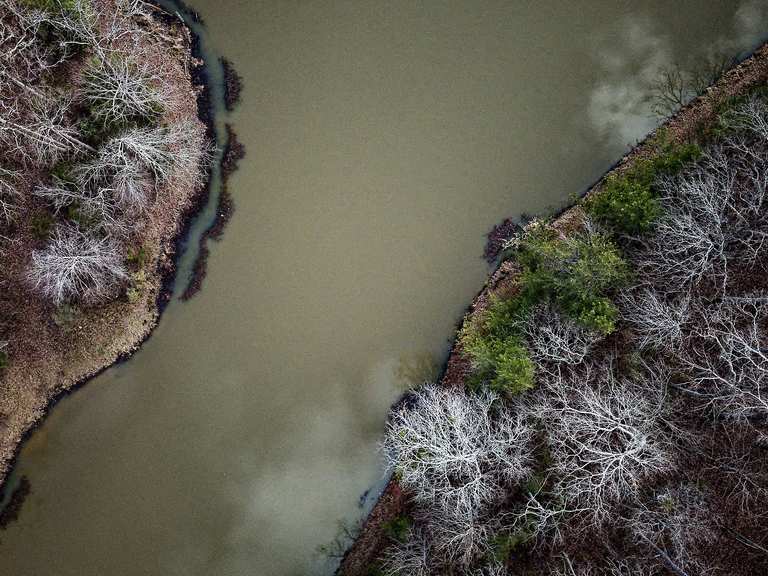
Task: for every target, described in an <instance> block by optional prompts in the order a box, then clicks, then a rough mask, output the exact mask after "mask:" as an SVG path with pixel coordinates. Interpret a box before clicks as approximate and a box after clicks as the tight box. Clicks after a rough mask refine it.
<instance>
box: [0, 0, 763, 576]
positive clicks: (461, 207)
mask: <svg viewBox="0 0 768 576" xmlns="http://www.w3.org/2000/svg"><path fill="white" fill-rule="evenodd" d="M191 4H192V5H193V6H194V7H195V8H197V9H198V10H199V11H200V13H201V14H202V16H203V18H204V19H205V21H206V22H207V27H208V30H207V33H208V41H209V44H210V47H211V49H212V50H213V51H214V52H216V53H219V54H224V55H226V56H227V57H228V58H230V59H231V60H232V61H233V62H234V64H235V66H236V67H237V69H238V70H239V71H240V72H241V74H242V75H243V77H244V82H245V90H244V93H243V102H242V105H241V107H240V109H239V110H238V111H236V112H235V113H234V114H233V115H232V117H231V118H230V120H231V121H232V122H234V124H235V125H236V127H237V130H238V132H239V134H240V139H241V140H242V141H243V142H244V143H245V145H246V146H247V148H248V156H247V158H246V160H245V161H244V162H243V163H242V169H241V170H240V172H238V173H237V174H236V175H235V176H234V178H233V179H232V181H231V190H232V192H233V194H234V197H235V201H236V203H237V212H236V214H235V217H234V219H233V220H232V222H231V225H230V227H229V229H228V230H227V232H226V235H225V237H224V240H223V242H221V243H220V244H216V245H214V246H213V250H212V256H211V259H210V261H209V274H208V277H207V279H206V281H205V286H204V289H203V291H202V292H201V293H200V294H199V296H198V297H196V298H195V299H194V300H192V301H190V302H188V303H186V304H181V303H178V302H174V303H172V304H171V305H170V307H169V308H168V310H167V312H166V314H165V316H164V318H163V320H162V322H161V325H160V326H159V328H158V329H157V330H156V332H155V334H154V335H153V336H152V338H151V339H150V341H149V342H148V343H147V344H146V345H145V346H144V347H143V349H142V350H141V351H140V352H139V353H138V354H136V355H135V357H134V358H133V359H131V360H130V361H129V362H127V363H126V364H123V365H120V366H117V367H115V368H113V369H110V370H109V371H107V372H106V373H105V374H103V375H102V376H100V377H99V378H97V379H96V380H94V381H93V382H91V383H89V384H88V385H87V386H86V387H84V388H83V389H82V390H80V391H79V392H77V393H76V394H74V395H73V396H71V397H69V398H67V399H65V400H64V401H62V402H61V403H60V404H59V405H58V406H56V407H55V409H54V410H53V411H52V413H51V414H50V416H49V417H48V419H47V421H46V422H45V424H44V425H43V426H42V427H41V428H40V429H39V430H38V431H37V432H35V434H34V435H33V436H32V437H31V439H30V440H29V442H27V444H26V445H25V447H24V449H23V450H22V453H21V455H20V458H19V461H18V466H17V469H16V471H15V472H14V478H15V479H18V478H19V476H20V475H21V474H25V475H27V476H28V477H29V479H30V480H31V483H32V495H31V496H30V497H29V499H28V500H27V502H26V503H25V504H24V507H23V509H22V511H21V516H20V519H19V521H18V522H17V523H16V524H14V525H12V526H11V527H10V528H9V529H8V530H7V531H5V532H3V533H0V574H3V575H5V574H8V575H14V576H37V575H44V574H45V575H55V576H91V575H93V576H95V575H109V576H129V575H130V576H135V575H148V576H149V575H151V576H155V575H157V576H159V575H162V576H175V575H179V576H181V575H184V576H187V575H205V576H211V575H245V574H248V575H265V576H267V575H278V576H283V575H285V576H293V575H298V574H323V573H328V572H329V571H331V570H332V569H333V562H332V561H331V562H328V561H324V560H323V558H322V557H321V556H318V555H317V554H316V548H317V547H318V546H319V545H323V544H327V543H329V542H330V541H331V540H332V539H333V537H334V535H335V534H336V531H337V522H338V521H340V520H347V521H354V520H355V519H357V518H358V517H360V515H361V514H362V513H363V509H362V508H360V507H359V504H360V503H361V502H362V503H363V505H365V504H367V503H368V502H369V501H370V498H364V497H363V498H361V495H363V494H364V493H365V491H366V490H368V489H370V488H374V491H375V487H376V486H377V484H378V485H380V482H381V479H382V473H383V471H382V468H381V465H380V462H379V459H378V456H377V453H376V444H377V441H378V439H379V438H380V435H381V432H382V429H383V424H384V419H385V416H386V412H387V409H388V407H389V405H390V403H391V402H392V401H393V400H394V399H395V398H396V397H397V395H398V394H399V392H400V390H401V389H402V387H403V385H404V382H407V381H410V380H418V379H420V378H423V377H426V375H428V373H429V372H430V366H431V365H432V364H435V363H438V364H439V363H440V362H441V361H442V360H443V359H444V357H445V354H446V351H447V347H448V339H449V338H450V337H451V335H452V333H453V330H454V325H455V322H456V321H457V320H458V319H459V318H460V316H461V314H462V310H463V309H464V307H465V306H466V305H467V303H468V302H469V301H470V299H471V297H472V296H473V294H474V293H475V292H477V291H478V290H479V288H480V287H481V285H482V282H483V280H484V278H485V276H486V274H487V272H488V268H487V267H486V265H485V264H484V262H483V261H482V259H481V255H482V250H483V242H484V233H485V232H486V231H487V230H488V229H489V228H490V227H491V226H492V225H493V224H494V223H496V222H497V221H499V220H500V219H501V218H503V217H505V216H508V215H515V214H520V213H521V212H538V211H542V210H545V209H547V208H550V207H555V206H560V205H562V204H563V203H565V202H567V201H568V198H569V196H570V195H572V194H574V193H578V192H580V191H582V190H583V189H584V188H585V186H587V185H588V183H590V182H591V181H593V180H594V179H595V178H596V177H598V176H599V174H601V173H602V172H603V171H604V170H605V169H606V168H607V167H608V166H609V165H610V164H611V163H612V162H613V161H614V160H615V159H617V157H618V156H619V155H620V154H621V152H622V151H623V150H624V149H625V148H626V145H627V144H628V143H631V142H632V141H634V140H636V139H638V138H640V137H641V136H642V135H643V134H644V133H645V132H646V131H647V130H648V129H650V128H651V127H652V126H653V120H652V119H651V118H649V115H648V110H647V105H646V104H645V103H644V102H643V96H644V95H645V94H646V93H647V90H648V86H649V83H650V82H651V81H652V80H653V78H655V77H656V76H657V74H658V72H659V70H660V69H661V68H662V67H664V66H669V65H672V64H673V63H675V62H676V61H679V62H684V63H687V64H690V62H693V61H697V60H700V59H701V58H703V57H704V56H705V55H706V53H707V52H708V51H711V50H715V49H718V50H720V49H722V50H724V51H727V52H731V53H735V52H738V51H741V50H745V49H748V48H749V47H751V46H753V45H754V44H755V43H756V42H757V41H758V40H759V39H760V37H761V36H762V31H763V30H766V29H768V28H767V27H766V21H765V10H764V8H763V7H761V6H762V3H758V2H737V1H728V2H717V1H713V0H710V1H707V2H702V1H698V2H696V1H691V0H678V1H676V2H668V1H666V0H664V1H661V0H658V1H656V0H654V1H648V2H642V3H639V2H634V1H626V2H621V1H613V0H612V1H610V2H609V1H605V2H597V1H594V2H586V1H585V2H562V1H560V0H558V1H537V2H523V1H516V2H493V1H489V0H483V1H475V2H437V1H425V2H406V1H392V2H381V1H372V0H370V1H369V0H352V1H341V0H338V1H301V2H299V1H293V0H291V1H283V0H280V1H269V2H267V1H256V0H249V1H246V0H242V1H233V0H230V1H227V0H223V1H222V0H216V1H213V0H195V1H193V2H191ZM11 484H13V479H12V481H11Z"/></svg>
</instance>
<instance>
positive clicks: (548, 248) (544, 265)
mask: <svg viewBox="0 0 768 576" xmlns="http://www.w3.org/2000/svg"><path fill="white" fill-rule="evenodd" d="M519 250H520V252H519V256H518V260H519V262H520V263H521V264H522V266H523V275H522V281H523V290H522V294H523V299H524V301H525V302H526V303H527V305H528V306H530V305H532V304H534V303H536V302H540V301H542V300H544V299H546V298H551V299H552V300H554V301H555V303H556V304H557V305H558V307H559V308H560V309H561V310H562V311H563V312H565V313H566V314H568V315H569V316H571V317H572V318H573V319H574V320H576V321H578V322H580V323H581V324H583V325H584V326H586V327H588V328H592V329H598V326H601V327H602V329H600V332H602V333H604V334H607V333H609V332H611V331H612V327H611V326H610V325H609V324H610V323H609V322H605V321H604V320H603V319H602V318H603V317H605V318H607V319H610V318H611V314H614V316H613V318H614V319H615V310H614V311H613V312H611V306H612V305H611V304H610V301H607V300H606V299H605V298H604V295H605V294H606V293H607V292H608V291H610V290H612V289H615V288H617V287H619V286H621V285H622V284H624V283H625V282H626V280H627V278H628V276H629V271H628V268H627V264H626V262H625V261H624V259H623V258H622V256H621V254H620V252H619V250H618V248H617V247H616V246H615V245H614V244H613V242H611V240H610V239H608V238H606V237H605V236H603V235H601V234H587V235H576V236H573V237H569V238H560V237H558V236H557V233H556V232H555V231H554V230H552V229H551V228H548V227H545V226H539V227H538V229H536V230H533V231H532V233H531V234H530V235H529V236H528V237H526V238H525V239H523V241H522V242H521V244H520V248H519ZM606 303H607V304H609V305H610V306H606Z"/></svg>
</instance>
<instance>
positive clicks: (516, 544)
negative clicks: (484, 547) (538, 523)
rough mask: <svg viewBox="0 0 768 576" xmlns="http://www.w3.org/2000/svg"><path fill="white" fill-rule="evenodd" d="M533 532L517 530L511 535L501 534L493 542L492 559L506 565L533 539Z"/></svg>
mask: <svg viewBox="0 0 768 576" xmlns="http://www.w3.org/2000/svg"><path fill="white" fill-rule="evenodd" d="M532 536H533V535H532V534H531V532H529V531H528V530H525V529H521V530H517V531H516V532H512V533H511V534H499V535H497V536H496V537H494V538H493V540H492V541H491V555H492V559H493V560H495V561H496V562H497V563H499V564H502V565H506V564H507V563H508V562H509V561H510V559H511V558H512V555H513V554H514V553H515V552H518V551H519V550H520V548H522V547H523V546H524V545H525V544H526V543H528V542H529V541H530V540H531V538H532Z"/></svg>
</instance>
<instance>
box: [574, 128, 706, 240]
mask: <svg viewBox="0 0 768 576" xmlns="http://www.w3.org/2000/svg"><path fill="white" fill-rule="evenodd" d="M666 138H667V136H666V134H665V133H664V132H663V131H662V132H660V133H659V135H658V136H657V140H658V141H659V143H658V144H656V154H655V155H654V156H653V157H652V158H651V159H645V160H638V161H636V162H635V165H634V166H633V167H632V168H631V169H630V170H627V171H626V172H624V173H623V174H621V175H612V176H610V177H608V178H607V179H606V181H605V182H604V184H603V187H602V188H601V189H600V190H599V191H598V192H596V193H594V194H592V195H590V196H588V197H587V198H586V199H585V200H584V203H583V206H584V209H585V210H586V212H587V214H589V215H590V216H591V217H592V218H594V219H595V220H596V221H597V222H600V223H602V224H604V225H606V226H608V227H609V228H610V229H611V230H613V231H614V232H615V233H618V234H625V235H629V236H633V235H638V234H644V233H646V232H648V231H649V230H650V229H651V228H652V227H653V224H654V222H655V221H656V219H657V218H658V217H659V215H660V214H661V205H660V203H659V200H658V197H657V194H656V192H655V190H654V187H653V183H654V181H655V180H656V179H657V178H658V177H659V176H661V175H669V174H675V173H677V172H679V171H680V170H682V169H683V168H684V167H685V166H686V165H687V164H690V163H691V162H694V161H695V160H697V159H698V158H699V157H700V156H701V148H700V147H699V146H698V145H697V144H673V143H669V142H667V141H666Z"/></svg>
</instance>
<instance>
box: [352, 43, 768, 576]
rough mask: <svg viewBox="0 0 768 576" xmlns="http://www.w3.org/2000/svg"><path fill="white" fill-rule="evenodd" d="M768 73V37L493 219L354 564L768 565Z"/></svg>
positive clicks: (760, 568) (444, 570)
mask: <svg viewBox="0 0 768 576" xmlns="http://www.w3.org/2000/svg"><path fill="white" fill-rule="evenodd" d="M767 82H768V45H763V46H761V47H760V48H758V49H757V50H756V51H755V52H754V53H753V54H752V56H750V57H749V58H747V59H746V60H744V61H743V62H741V63H740V64H738V65H736V66H734V67H733V68H731V69H730V70H728V71H726V72H725V74H724V75H723V76H722V77H721V78H720V79H719V80H718V81H717V82H715V83H714V84H713V85H712V86H710V87H709V88H707V89H706V90H704V92H703V93H701V94H700V95H699V96H698V97H696V98H694V99H693V100H692V101H690V102H688V103H687V104H685V105H684V106H683V107H682V108H681V109H680V110H679V111H677V112H676V113H675V114H674V115H673V116H672V117H671V118H669V119H668V120H667V121H666V122H664V123H663V124H662V125H661V126H660V127H659V128H658V129H656V130H655V131H654V132H652V133H651V134H650V135H649V136H648V137H647V138H646V139H645V140H644V141H643V142H641V143H639V144H638V145H637V146H636V147H634V148H633V149H632V150H631V151H630V152H629V153H628V154H627V155H625V156H624V157H623V158H622V159H621V161H620V162H619V163H618V164H616V165H615V166H614V167H613V168H611V169H610V170H609V171H608V172H607V173H606V174H605V175H604V176H603V177H602V178H601V179H600V180H599V181H598V182H597V183H596V184H595V185H593V186H592V187H591V188H590V189H589V190H588V191H587V192H586V194H585V195H584V196H583V197H582V198H581V199H580V200H579V201H577V202H576V204H575V205H573V206H572V207H570V208H568V209H566V210H565V211H564V212H562V213H561V214H559V215H558V216H556V217H555V218H554V219H552V220H541V219H538V220H532V221H531V222H529V223H528V224H527V225H526V226H525V227H524V228H523V229H522V230H520V231H517V233H516V234H514V235H513V237H512V240H511V241H509V242H502V240H501V239H500V238H501V237H502V236H504V235H506V234H507V233H508V232H514V231H515V230H516V227H515V225H514V223H512V222H511V221H505V222H504V223H503V224H502V225H501V226H500V228H499V229H495V230H494V231H493V232H492V233H491V235H489V241H490V242H489V246H490V247H489V249H488V250H487V252H486V257H487V258H489V259H490V258H492V257H493V256H494V255H495V252H502V251H503V255H502V258H501V263H500V264H499V266H498V268H497V269H496V271H495V272H494V273H493V274H492V275H491V276H490V278H489V279H488V281H487V282H486V284H485V286H484V287H483V289H482V290H481V292H480V293H479V294H478V295H477V296H476V297H475V299H474V301H473V302H472V304H471V306H470V307H469V309H468V312H467V313H466V315H465V316H464V319H463V320H462V322H461V324H460V327H459V330H458V333H457V338H456V341H455V342H454V345H453V348H452V350H451V353H450V355H449V358H448V360H447V364H446V367H445V371H444V373H443V375H442V377H441V378H440V380H439V382H438V384H436V385H429V384H428V385H425V386H424V387H422V388H420V389H417V390H415V391H412V392H410V393H408V394H406V396H405V397H404V398H403V399H402V400H401V401H400V402H399V403H398V404H397V405H396V406H395V407H394V408H393V411H392V413H391V415H390V418H389V420H388V424H387V434H386V438H385V441H384V444H383V450H384V454H385V456H386V458H387V460H388V462H389V465H390V469H391V470H392V471H393V474H392V477H391V479H390V481H389V483H388V484H387V486H386V487H385V489H384V491H383V493H382V495H381V496H380V497H379V500H378V501H377V503H376V504H375V506H374V508H373V510H372V511H371V513H370V514H369V516H368V517H367V519H366V520H365V521H364V523H363V524H362V525H361V527H360V530H359V532H358V533H357V536H356V539H355V540H354V542H353V543H352V546H351V547H350V548H349V549H348V550H347V551H346V553H345V554H344V556H343V558H342V560H341V563H340V566H339V569H338V572H337V573H338V574H341V575H342V576H378V575H386V576H397V575H403V576H405V575H406V574H407V575H414V574H416V575H423V576H427V575H429V574H454V575H461V574H477V575H489V576H490V575H499V576H500V575H503V574H507V573H515V574H552V575H556V574H557V575H565V576H577V575H579V576H582V575H583V576H587V575H590V574H616V575H628V574H638V575H640V574H675V575H677V576H693V575H694V574H702V573H708V574H709V573H711V574H731V575H744V576H747V575H748V574H758V573H763V572H766V571H768V532H767V531H766V528H765V526H766V525H767V524H766V518H765V516H766V514H768V509H766V507H765V502H766V498H768V457H767V456H768V453H766V450H768V394H766V392H765V391H764V387H765V384H766V382H765V379H766V376H765V374H768V357H767V356H766V355H765V342H766V340H768V284H767V283H766V280H765V272H766V268H768V252H766V249H768V244H766V240H768V223H767V222H766V219H767V218H768V210H766V206H768V204H766V202H768V86H766V83H767ZM511 570H513V571H511Z"/></svg>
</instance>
